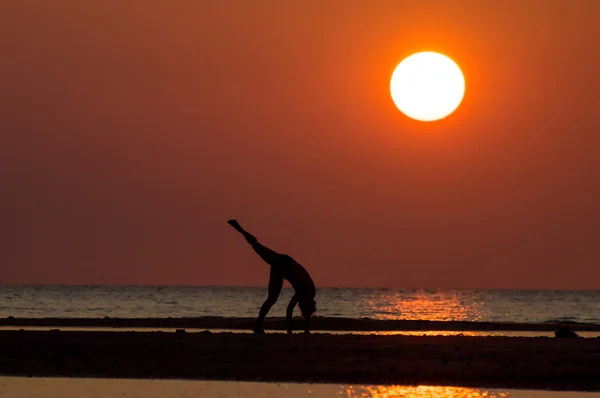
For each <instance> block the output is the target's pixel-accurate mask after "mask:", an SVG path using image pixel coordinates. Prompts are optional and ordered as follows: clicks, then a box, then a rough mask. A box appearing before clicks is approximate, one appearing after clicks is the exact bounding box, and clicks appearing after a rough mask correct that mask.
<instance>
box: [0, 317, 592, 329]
mask: <svg viewBox="0 0 600 398" xmlns="http://www.w3.org/2000/svg"><path fill="white" fill-rule="evenodd" d="M255 320H256V319H255V318H223V317H209V316H207V317H198V318H13V317H8V318H4V319H0V326H23V327H25V326H42V327H61V326H62V327H129V328H133V327H144V328H184V329H185V328H190V329H236V330H252V327H253V326H254V322H255ZM563 325H565V324H563V323H510V322H504V323H495V322H494V323H492V322H459V321H449V322H442V321H405V320H374V319H353V318H325V317H315V318H314V319H313V321H312V325H311V327H312V329H313V330H331V331H334V330H338V331H339V330H344V331H419V330H423V331H425V330H440V331H447V330H452V331H552V332H553V331H555V330H557V329H558V328H559V327H560V326H563ZM568 325H569V326H570V327H571V328H572V329H573V330H574V331H576V332H578V331H600V325H596V324H568ZM295 327H296V328H297V329H300V328H302V320H301V319H295ZM265 329H268V330H285V320H284V319H283V318H275V317H274V318H267V319H266V321H265Z"/></svg>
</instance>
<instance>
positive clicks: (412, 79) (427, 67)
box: [390, 52, 465, 122]
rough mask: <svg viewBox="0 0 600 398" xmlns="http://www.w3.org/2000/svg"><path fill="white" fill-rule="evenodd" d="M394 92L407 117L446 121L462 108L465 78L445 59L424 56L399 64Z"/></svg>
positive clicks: (418, 54)
mask: <svg viewBox="0 0 600 398" xmlns="http://www.w3.org/2000/svg"><path fill="white" fill-rule="evenodd" d="M390 91H391V93H392V99H393V100H394V104H396V106H397V107H398V109H400V111H402V113H404V114H405V115H406V116H408V117H410V118H412V119H416V120H420V121H423V122H431V121H434V120H439V119H443V118H445V117H446V116H448V115H450V114H451V113H452V112H454V111H455V110H456V108H458V106H459V105H460V102H461V101H462V99H463V96H464V95H465V78H464V76H463V74H462V72H461V70H460V68H459V67H458V65H457V64H456V63H455V62H454V61H452V60H451V59H450V58H448V57H447V56H445V55H442V54H439V53H435V52H421V53H416V54H413V55H411V56H410V57H408V58H405V59H404V60H403V61H402V62H400V63H399V64H398V66H397V67H396V69H395V70H394V73H393V74H392V80H391V81H390Z"/></svg>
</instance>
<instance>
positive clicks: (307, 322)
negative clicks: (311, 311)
mask: <svg viewBox="0 0 600 398" xmlns="http://www.w3.org/2000/svg"><path fill="white" fill-rule="evenodd" d="M310 318H311V315H304V334H310Z"/></svg>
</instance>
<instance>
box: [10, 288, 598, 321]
mask: <svg viewBox="0 0 600 398" xmlns="http://www.w3.org/2000/svg"><path fill="white" fill-rule="evenodd" d="M266 293H267V292H266V288H244V287H156V286H145V287H141V286H135V287H121V286H69V287H66V286H0V317H8V316H14V317H33V318H41V317H63V318H73V317H84V318H97V317H124V318H139V317H198V316H207V315H211V316H223V317H253V316H256V314H257V313H258V309H259V307H260V305H261V304H262V302H263V301H264V299H265V297H266ZM291 296H292V290H291V289H284V290H283V292H282V294H281V297H280V299H279V301H278V302H277V304H275V306H274V307H273V308H272V310H271V312H270V313H269V315H270V316H271V315H272V316H284V315H285V308H286V305H287V302H288V301H289V299H290V298H291ZM316 300H317V307H318V312H317V315H320V316H336V317H349V318H361V317H368V318H373V319H422V320H444V321H447V320H461V321H513V322H550V321H573V322H582V323H600V291H552V290H421V289H403V290H388V289H345V288H323V289H319V290H318V292H317V297H316Z"/></svg>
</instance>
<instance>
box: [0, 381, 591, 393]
mask: <svg viewBox="0 0 600 398" xmlns="http://www.w3.org/2000/svg"><path fill="white" fill-rule="evenodd" d="M0 396H2V397H3V398H17V397H18V398H100V397H102V398H104V397H122V398H142V397H143V398H159V397H160V398H170V397H177V398H188V397H189V398H192V397H193V398H197V397H205V398H216V397H228V398H245V397H254V398H258V397H265V398H267V397H269V398H275V397H287V398H299V397H313V398H400V397H405V398H600V393H596V392H573V391H534V390H510V389H505V390H499V389H485V388H466V387H444V386H402V385H340V384H303V383H246V382H220V381H182V380H115V379H55V378H20V377H0Z"/></svg>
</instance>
